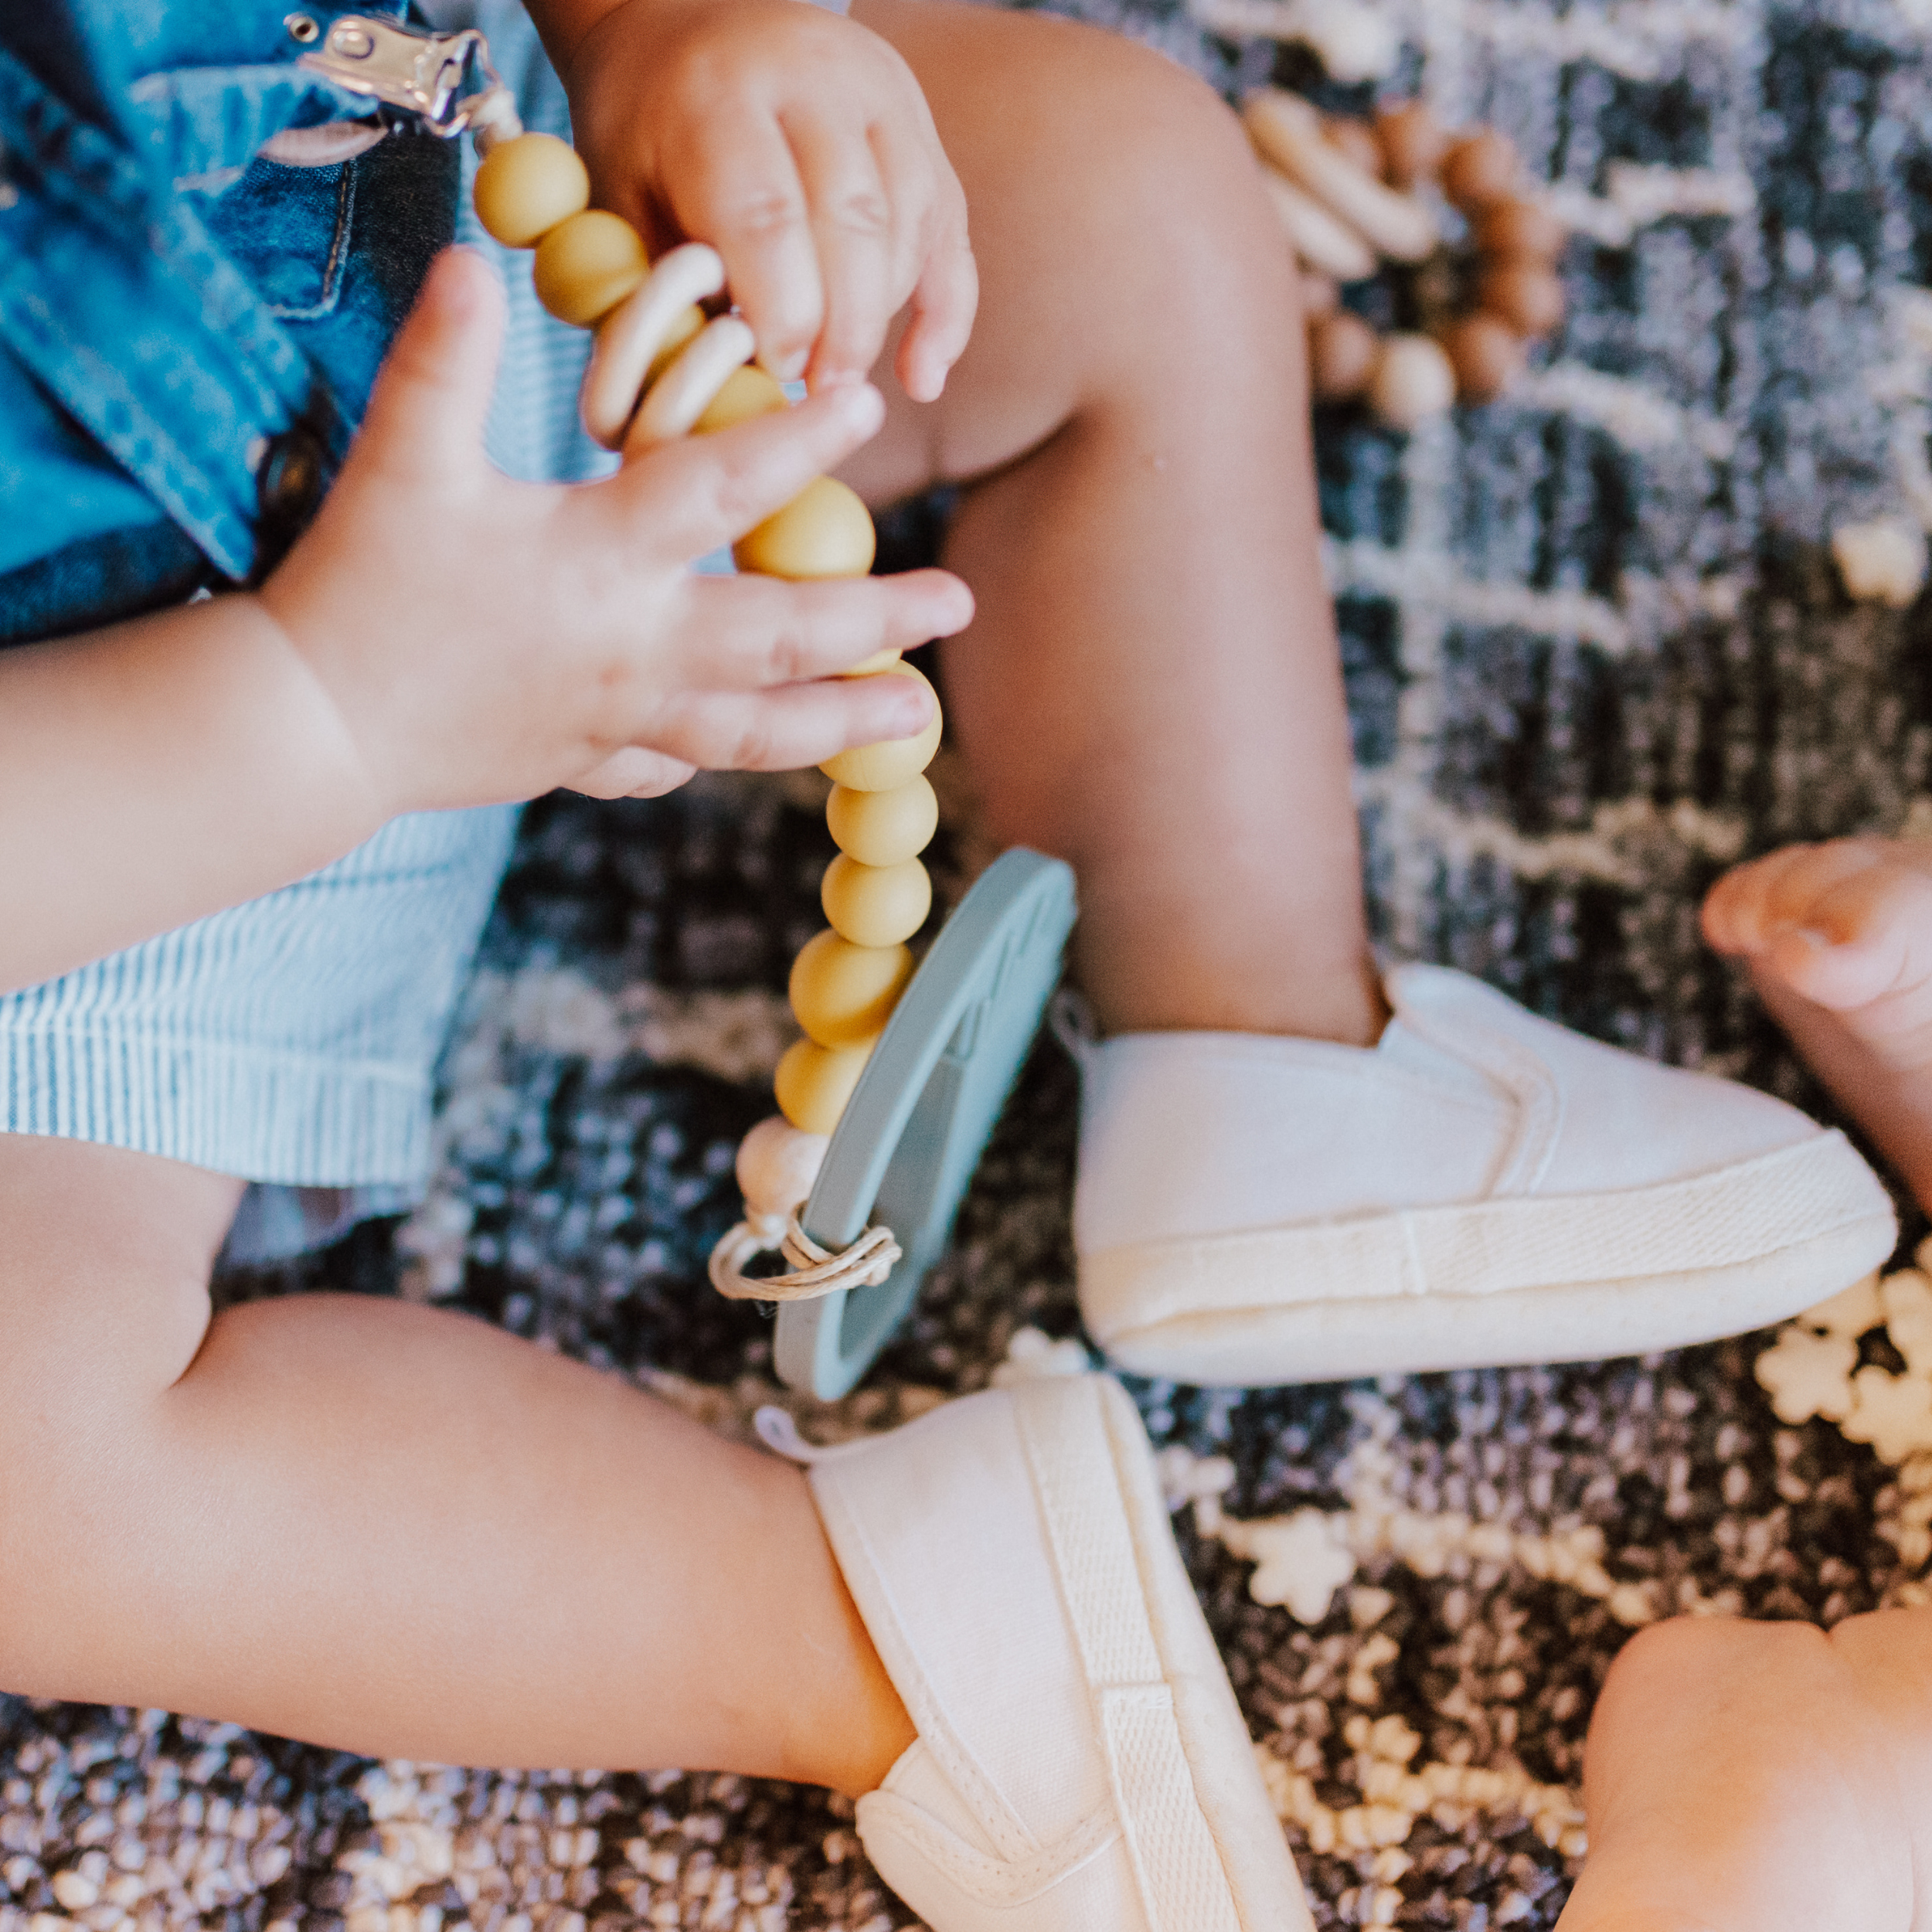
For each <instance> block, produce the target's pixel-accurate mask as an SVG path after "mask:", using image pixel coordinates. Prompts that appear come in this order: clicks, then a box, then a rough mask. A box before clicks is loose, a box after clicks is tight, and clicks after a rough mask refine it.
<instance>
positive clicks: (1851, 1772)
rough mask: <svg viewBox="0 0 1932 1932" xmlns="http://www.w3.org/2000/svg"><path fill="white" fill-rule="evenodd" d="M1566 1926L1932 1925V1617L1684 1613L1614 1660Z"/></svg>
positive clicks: (1561, 1925)
mask: <svg viewBox="0 0 1932 1932" xmlns="http://www.w3.org/2000/svg"><path fill="white" fill-rule="evenodd" d="M1583 1795H1584V1802H1585V1805H1586V1807H1587V1811H1588V1813H1589V1827H1590V1855H1589V1859H1588V1861H1587V1864H1586V1865H1585V1866H1584V1869H1583V1876H1582V1878H1581V1879H1579V1880H1578V1881H1577V1889H1576V1890H1575V1891H1574V1893H1572V1895H1571V1896H1570V1903H1569V1904H1568V1906H1566V1908H1565V1909H1564V1911H1563V1917H1561V1919H1560V1920H1558V1922H1557V1932H1927V1927H1929V1926H1932V1910H1928V1907H1927V1900H1926V1897H1925V1895H1924V1893H1923V1892H1922V1891H1921V1890H1920V1888H1919V1886H1918V1885H1917V1877H1916V1874H1917V1872H1920V1871H1927V1870H1932V1867H1928V1866H1926V1865H1925V1863H1924V1862H1923V1861H1924V1860H1925V1859H1927V1857H1928V1855H1932V1613H1928V1612H1926V1611H1879V1612H1878V1613H1876V1614H1873V1615H1871V1616H1867V1617H1853V1618H1852V1619H1851V1620H1850V1621H1848V1622H1845V1623H1842V1624H1839V1625H1838V1627H1837V1628H1835V1630H1833V1631H1832V1632H1831V1633H1830V1634H1826V1633H1825V1632H1824V1631H1820V1630H1818V1629H1817V1628H1815V1627H1814V1626H1812V1625H1811V1624H1747V1623H1739V1622H1736V1621H1732V1620H1730V1619H1729V1618H1718V1617H1710V1618H1703V1617H1699V1618H1680V1619H1679V1620H1677V1621H1675V1622H1672V1623H1668V1624H1658V1625H1656V1626H1655V1628H1652V1629H1650V1630H1648V1631H1644V1632H1642V1633H1641V1634H1640V1635H1638V1637H1636V1638H1634V1639H1633V1640H1632V1641H1631V1643H1630V1644H1629V1645H1628V1646H1626V1648H1624V1651H1623V1652H1622V1653H1621V1655H1619V1657H1618V1658H1617V1662H1616V1663H1615V1665H1614V1666H1613V1668H1612V1669H1611V1673H1610V1676H1609V1679H1608V1680H1607V1682H1606V1683H1605V1684H1604V1690H1603V1695H1602V1696H1601V1697H1600V1699H1598V1702H1597V1709H1596V1713H1595V1715H1594V1716H1593V1718H1592V1719H1591V1720H1590V1740H1589V1743H1588V1746H1587V1750H1586V1753H1585V1758H1584V1773H1583Z"/></svg>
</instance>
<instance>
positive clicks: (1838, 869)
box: [1704, 838, 1932, 1202]
mask: <svg viewBox="0 0 1932 1932" xmlns="http://www.w3.org/2000/svg"><path fill="white" fill-rule="evenodd" d="M1704 932H1705V936H1706V937H1707V938H1708V939H1709V941H1710V943H1711V944H1712V945H1713V946H1714V947H1716V949H1717V950H1718V951H1719V952H1722V953H1729V954H1733V955H1734V956H1736V957H1741V958H1743V960H1745V961H1747V963H1748V964H1749V966H1750V971H1751V976H1752V978H1753V980H1754V981H1756V982H1757V988H1758V990H1759V992H1760V993H1761V994H1762V995H1763V996H1764V1002H1765V1004H1766V1005H1767V1007H1769V1008H1770V1011H1771V1013H1772V1015H1773V1016H1774V1018H1775V1019H1777V1022H1778V1023H1779V1024H1780V1025H1781V1026H1783V1027H1784V1030H1785V1031H1786V1032H1787V1033H1789V1034H1790V1035H1791V1039H1792V1041H1793V1043H1794V1045H1795V1046H1797V1047H1798V1050H1799V1051H1800V1052H1801V1053H1803V1054H1804V1056H1805V1058H1806V1059H1807V1060H1809V1061H1810V1062H1811V1065H1812V1066H1813V1067H1814V1069H1815V1070H1816V1071H1817V1072H1818V1074H1819V1076H1820V1077H1821V1078H1822V1079H1823V1080H1824V1081H1825V1083H1826V1084H1827V1085H1828V1087H1831V1089H1832V1091H1833V1092H1834V1093H1835V1094H1837V1096H1838V1099H1839V1100H1841V1101H1842V1102H1843V1103H1844V1104H1845V1107H1847V1108H1848V1109H1849V1111H1851V1113H1852V1115H1853V1116H1854V1117H1855V1118H1856V1119H1857V1120H1858V1121H1859V1124H1861V1125H1862V1127H1863V1128H1865V1129H1866V1131H1867V1132H1868V1133H1869V1134H1871V1135H1872V1138H1873V1139H1874V1140H1876V1141H1877V1142H1878V1143H1879V1145H1880V1146H1881V1147H1882V1148H1884V1150H1885V1151H1886V1154H1887V1155H1889V1157H1890V1158H1891V1159H1892V1161H1893V1163H1894V1164H1895V1165H1896V1166H1897V1167H1898V1168H1899V1169H1900V1172H1902V1173H1903V1175H1904V1176H1905V1178H1906V1180H1907V1181H1908V1182H1910V1184H1911V1185H1912V1187H1913V1191H1914V1192H1916V1193H1917V1195H1918V1196H1919V1198H1920V1200H1921V1201H1922V1202H1923V1201H1925V1200H1927V1199H1932V843H1928V842H1919V841H1914V840H1907V839H1892V838H1840V839H1834V840H1832V842H1830V843H1828V844H1826V845H1791V846H1787V847H1786V848H1785V849H1784V850H1783V851H1781V852H1773V853H1771V854H1770V855H1769V856H1768V857H1767V858H1764V859H1757V860H1755V861H1753V862H1752V863H1751V864H1750V865H1747V866H1739V867H1737V868H1736V870H1734V871H1733V872H1727V873H1726V875H1725V876H1723V878H1722V879H1719V881H1718V882H1717V883H1716V885H1715V886H1713V887H1712V889H1711V892H1710V895H1709V897H1708V898H1707V899H1706V900H1705V902H1704Z"/></svg>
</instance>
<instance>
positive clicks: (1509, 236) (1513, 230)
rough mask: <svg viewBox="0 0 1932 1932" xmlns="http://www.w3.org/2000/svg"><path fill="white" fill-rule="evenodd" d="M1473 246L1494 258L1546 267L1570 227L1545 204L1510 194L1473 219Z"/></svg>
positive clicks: (1558, 253) (1556, 255)
mask: <svg viewBox="0 0 1932 1932" xmlns="http://www.w3.org/2000/svg"><path fill="white" fill-rule="evenodd" d="M1475 235H1476V247H1477V249H1478V250H1479V251H1480V252H1481V253H1482V254H1484V255H1486V256H1488V257H1490V258H1492V260H1496V261H1503V262H1515V261H1530V262H1536V263H1540V264H1543V266H1544V267H1548V266H1549V264H1552V263H1553V262H1555V261H1556V260H1558V259H1559V258H1560V257H1561V255H1562V253H1563V250H1564V248H1565V247H1566V245H1567V243H1569V240H1570V231H1569V230H1567V229H1566V228H1565V227H1564V226H1563V223H1561V222H1560V221H1559V220H1558V219H1556V216H1554V215H1553V214H1552V213H1550V212H1549V209H1546V208H1544V207H1541V206H1539V205H1538V204H1537V203H1536V202H1533V201H1524V200H1522V199H1518V198H1516V197H1515V196H1512V197H1511V198H1510V199H1508V200H1506V201H1498V202H1492V203H1491V204H1490V205H1489V206H1488V207H1487V208H1485V209H1483V210H1482V212H1481V213H1480V214H1479V215H1478V216H1477V217H1476V222H1475Z"/></svg>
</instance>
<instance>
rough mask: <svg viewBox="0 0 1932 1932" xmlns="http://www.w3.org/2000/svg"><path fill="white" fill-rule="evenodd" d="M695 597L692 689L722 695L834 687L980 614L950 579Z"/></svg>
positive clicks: (715, 590)
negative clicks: (881, 657) (822, 682)
mask: <svg viewBox="0 0 1932 1932" xmlns="http://www.w3.org/2000/svg"><path fill="white" fill-rule="evenodd" d="M691 596H692V605H693V608H694V611H695V612H696V623H695V625H694V628H693V634H694V636H696V637H697V638H700V639H702V655H701V656H699V657H697V658H695V659H694V661H693V663H692V667H691V672H690V675H689V676H688V677H687V679H686V680H685V682H686V683H687V684H688V685H691V686H692V687H694V688H696V689H699V690H703V691H715V692H754V691H762V690H765V689H770V687H772V686H774V685H791V684H800V683H804V682H808V681H809V680H811V679H819V678H830V677H835V676H836V675H838V673H839V672H843V671H849V670H850V669H851V668H852V666H853V665H855V664H859V663H860V662H863V660H865V659H866V658H869V657H872V656H873V655H876V653H877V652H879V651H909V650H913V649H915V648H917V647H918V646H919V645H922V644H925V643H928V642H930V641H931V640H932V639H933V638H949V637H951V636H953V635H954V634H955V633H956V632H957V631H963V630H964V628H966V626H967V624H968V623H969V622H971V619H972V614H973V598H972V593H971V591H970V590H968V589H967V588H966V587H965V585H964V584H963V583H961V582H960V580H959V579H958V578H957V577H953V576H951V575H949V574H948V573H947V572H946V571H944V570H913V571H909V572H907V573H906V574H905V575H904V576H903V577H855V578H851V579H848V580H843V581H834V582H830V583H780V582H779V581H777V580H776V579H775V578H772V577H707V578H701V579H699V580H697V581H696V582H695V583H693V584H692V587H691ZM868 682H869V681H868ZM892 682H899V681H898V680H896V679H895V680H893V681H892ZM925 722H926V721H925V719H924V717H923V715H922V716H919V717H917V718H916V719H913V723H912V724H911V725H910V727H909V728H910V730H913V731H917V730H920V728H921V727H922V726H923V725H924V723H925ZM873 735H874V736H876V737H889V736H905V735H906V733H903V732H900V733H893V732H891V731H889V730H880V731H878V732H876V733H874V734H873ZM856 742H859V743H864V742H866V740H857V741H856Z"/></svg>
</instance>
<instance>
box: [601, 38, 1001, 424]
mask: <svg viewBox="0 0 1932 1932" xmlns="http://www.w3.org/2000/svg"><path fill="white" fill-rule="evenodd" d="M563 64H565V66H566V73H565V77H566V80H567V81H568V83H569V85H570V100H571V111H572V117H573V124H574V126H575V128H576V131H577V142H578V145H579V146H580V148H582V149H583V152H584V155H585V158H586V159H587V162H589V165H590V172H591V177H592V181H593V183H594V194H595V196H596V198H597V201H598V202H599V203H600V205H601V206H606V207H609V208H611V209H615V210H616V211H617V213H619V214H621V215H623V216H625V217H627V218H628V219H631V220H632V221H634V222H635V223H637V224H638V226H639V228H640V229H641V230H643V233H644V235H645V240H646V241H647V242H648V243H649V245H650V248H651V253H652V255H653V256H655V255H658V254H659V253H662V252H663V250H665V249H666V248H668V247H671V246H672V244H673V243H677V242H680V241H684V240H699V241H705V242H709V243H710V244H711V245H712V247H714V248H716V250H718V252H719V253H720V254H721V255H723V257H724V262H725V268H726V273H727V274H728V276H729V277H730V288H731V292H732V295H733V298H734V300H735V301H736V302H737V304H738V305H739V307H740V309H741V310H742V311H743V313H744V315H745V318H746V319H747V321H749V322H750V325H751V326H752V328H753V332H755V333H756V335H757V338H758V352H759V358H760V361H761V362H764V365H765V366H766V367H767V369H770V370H771V372H773V373H774V375H777V376H781V377H784V378H787V379H789V378H791V377H793V376H801V375H802V376H804V377H805V379H806V380H807V381H808V383H809V384H810V386H811V389H813V391H814V392H815V393H816V392H817V391H818V390H819V389H822V388H825V387H827V386H831V385H832V384H835V383H838V382H840V381H842V380H855V379H859V378H862V377H863V376H866V374H867V372H869V370H870V369H871V368H872V365H873V363H874V362H876V360H877V359H878V356H879V351H880V349H881V348H882V347H883V344H884V342H885V339H886V329H887V328H888V325H889V324H890V322H891V321H892V319H893V317H894V315H896V314H897V313H898V311H900V309H901V308H903V307H904V306H905V305H906V304H907V302H909V301H910V303H911V304H912V319H911V322H910V326H909V327H908V328H907V329H906V333H905V335H904V338H903V341H902V342H901V343H900V349H899V352H898V358H897V370H898V375H899V379H900V383H902V385H903V386H904V388H905V390H906V394H907V395H909V396H911V397H912V398H913V400H915V401H918V402H930V400H932V399H933V398H934V396H937V395H938V393H940V389H941V388H942V387H943V386H944V383H945V380H946V375H947V371H948V370H949V369H951V367H952V366H953V364H954V362H956V361H957V360H958V359H959V355H960V352H961V350H962V349H964V347H965V345H966V338H967V336H968V333H969V332H970V331H971V327H972V321H973V311H974V308H975V303H976V301H977V300H978V280H977V277H976V275H975V270H974V267H973V257H972V252H971V249H970V247H968V243H967V238H966V200H965V196H964V194H963V193H962V192H961V189H960V185H959V182H958V180H957V178H956V177H955V176H954V173H953V169H952V165H951V162H948V161H947V158H946V155H945V151H944V149H943V148H941V147H940V142H939V136H938V134H937V131H935V129H934V126H933V118H932V114H931V112H930V110H929V109H928V107H927V104H926V98H925V96H924V95H923V94H922V93H921V92H920V87H919V83H917V81H916V80H914V79H913V74H912V70H910V68H909V67H908V66H906V63H905V62H904V61H903V60H901V59H900V56H899V55H898V53H896V51H895V50H894V49H893V48H892V47H891V46H889V45H888V44H887V43H886V42H885V41H884V40H883V39H881V38H880V37H879V36H878V35H876V34H875V33H872V32H869V30H868V29H866V28H864V27H862V26H858V25H856V24H855V22H852V21H849V20H846V19H842V18H840V17H839V16H838V15H836V14H833V13H828V12H825V11H824V10H823V9H820V8H818V7H814V6H810V5H804V4H801V0H731V3H730V5H719V4H718V3H717V0H620V4H618V5H616V6H614V7H613V8H612V9H611V10H610V11H609V12H607V13H605V14H604V15H603V16H602V17H601V18H600V19H599V20H598V21H597V24H596V25H595V26H594V27H593V28H592V29H590V32H588V33H587V34H586V35H585V36H583V39H582V40H581V42H580V43H579V44H578V45H577V46H576V47H575V48H573V49H571V50H570V52H569V53H567V55H566V56H565V60H564V63H563Z"/></svg>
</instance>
